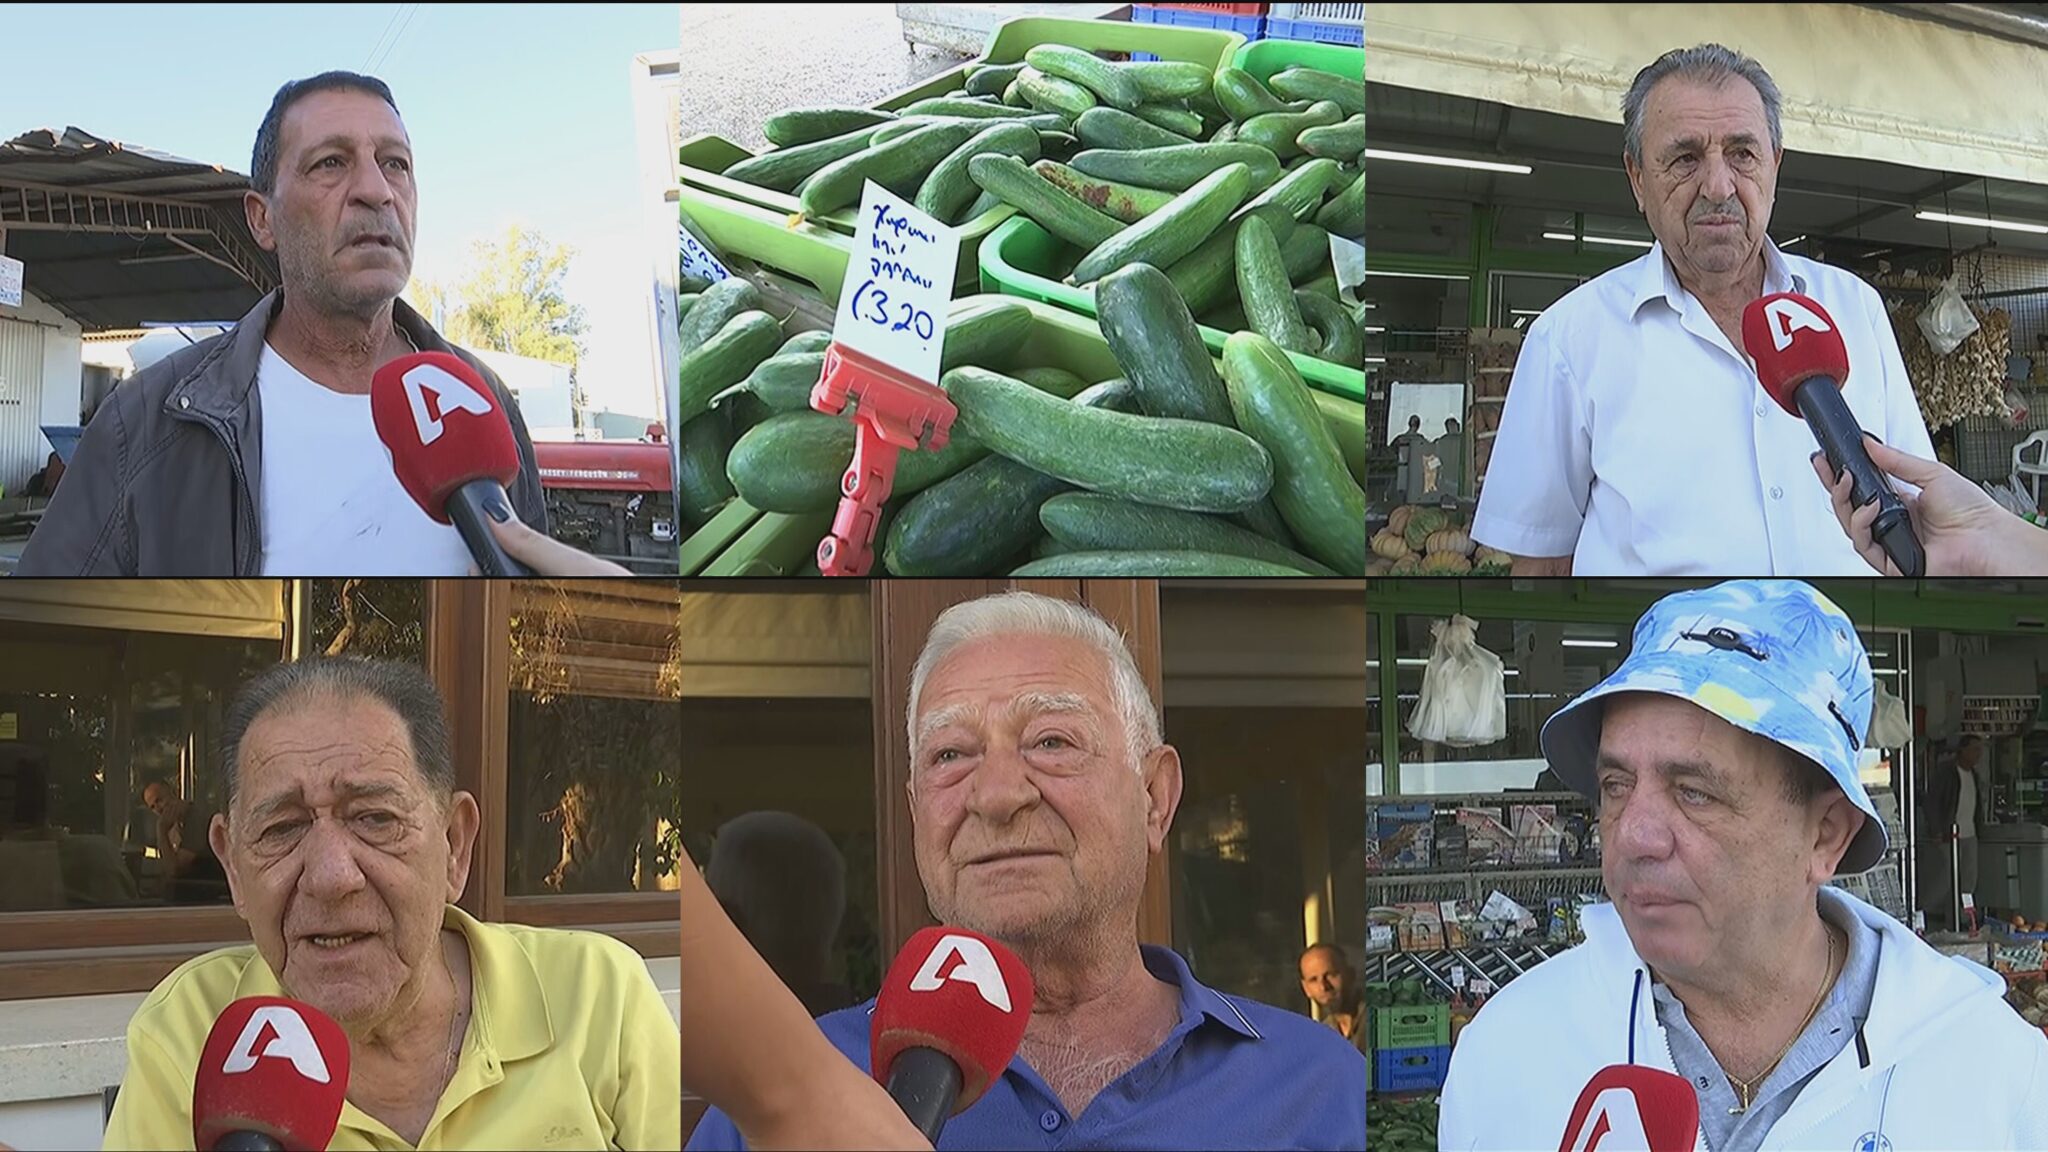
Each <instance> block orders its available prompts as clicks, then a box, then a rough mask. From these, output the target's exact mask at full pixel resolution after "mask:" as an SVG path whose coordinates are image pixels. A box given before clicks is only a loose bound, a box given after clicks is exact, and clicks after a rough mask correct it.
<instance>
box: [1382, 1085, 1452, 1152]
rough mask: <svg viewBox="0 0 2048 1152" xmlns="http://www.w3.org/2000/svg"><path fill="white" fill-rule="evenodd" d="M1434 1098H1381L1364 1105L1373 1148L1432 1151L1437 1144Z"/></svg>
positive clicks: (1390, 1150) (1435, 1104)
mask: <svg viewBox="0 0 2048 1152" xmlns="http://www.w3.org/2000/svg"><path fill="white" fill-rule="evenodd" d="M1436 1126H1437V1098H1436V1097H1434V1096H1427V1097H1423V1098H1421V1099H1416V1100H1382V1101H1377V1102H1375V1103H1373V1104H1372V1105H1371V1106H1370V1107H1368V1108H1367V1109H1366V1116H1365V1127H1366V1131H1367V1133H1368V1134H1369V1135H1370V1136H1371V1140H1370V1141H1369V1143H1370V1144H1371V1145H1372V1146H1373V1148H1375V1149H1381V1148H1384V1149H1386V1150H1387V1152H1431V1150H1433V1149H1435V1148H1436V1146H1437V1143H1436Z"/></svg>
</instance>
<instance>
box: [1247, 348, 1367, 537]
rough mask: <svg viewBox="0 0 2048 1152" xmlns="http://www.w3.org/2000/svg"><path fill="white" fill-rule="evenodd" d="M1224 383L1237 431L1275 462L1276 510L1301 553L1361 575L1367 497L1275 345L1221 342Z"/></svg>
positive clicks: (1310, 397)
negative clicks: (1291, 531) (1256, 442)
mask: <svg viewBox="0 0 2048 1152" xmlns="http://www.w3.org/2000/svg"><path fill="white" fill-rule="evenodd" d="M1223 382H1224V385H1225V387H1226V388H1227V389H1228V390H1229V392H1230V409H1231V411H1232V412H1234V413H1235V414H1236V415H1237V426H1238V427H1239V428H1242V429H1244V430H1245V432H1246V433H1248V434H1249V435H1250V436H1251V437H1252V438H1253V439H1254V440H1257V441H1258V442H1259V443H1260V444H1261V445H1262V446H1263V447H1264V448H1265V449H1266V451H1268V452H1269V453H1271V454H1272V457H1273V503H1274V505H1275V506H1277V507H1278V508H1279V509H1280V515H1281V517H1282V518H1283V519H1285V520H1286V521H1287V526H1288V527H1289V528H1291V529H1293V530H1294V535H1295V537H1296V538H1297V539H1299V540H1300V541H1301V550H1302V551H1303V552H1306V553H1307V554H1308V555H1310V556H1313V557H1315V558H1316V559H1317V560H1320V561H1322V562H1323V563H1325V564H1327V565H1329V566H1330V567H1332V568H1335V569H1336V570H1337V571H1339V572H1342V573H1344V574H1345V575H1347V576H1363V575H1365V490H1364V489H1362V488H1360V487H1359V485H1358V481H1356V480H1354V479H1352V477H1351V473H1350V471H1349V470H1348V469H1347V468H1346V467H1345V464H1344V454H1343V451H1342V450H1341V449H1340V448H1339V447H1338V445H1337V438H1336V436H1335V434H1334V433H1332V432H1331V431H1330V426H1329V424H1327V423H1326V422H1325V421H1324V420H1323V416H1322V412H1321V410H1320V409H1318V408H1317V407H1316V402H1315V396H1314V394H1313V393H1311V392H1310V391H1309V389H1308V385H1307V384H1305V383H1303V382H1302V379H1301V373H1299V372H1297V371H1296V370H1295V368H1294V365H1293V363H1291V362H1290V361H1289V360H1288V359H1287V354H1286V353H1284V352H1282V351H1281V350H1280V346H1279V345H1278V344H1275V343H1273V342H1272V341H1271V340H1268V339H1266V338H1265V337H1264V336H1260V335H1258V334H1257V333H1253V332H1233V333H1231V335H1230V337H1229V339H1227V340H1225V341H1224V342H1223Z"/></svg>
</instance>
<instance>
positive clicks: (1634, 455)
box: [1472, 241, 1934, 576]
mask: <svg viewBox="0 0 2048 1152" xmlns="http://www.w3.org/2000/svg"><path fill="white" fill-rule="evenodd" d="M1763 252H1764V291H1765V292H1766V293H1771V292H1787V291H1793V292H1801V293H1804V294H1805V295H1807V296H1810V297H1812V298H1813V299H1815V300H1817V301H1819V302H1820V305H1821V307H1823V308H1825V309H1827V312H1828V315H1829V316H1831V317H1833V318H1834V321H1835V324H1836V326H1837V327H1838V328H1839V329H1840V331H1841V334H1842V339H1843V341H1844V342H1845V343H1846V344H1847V345H1848V349H1849V365H1850V371H1849V378H1848V379H1847V380H1846V381H1844V386H1843V389H1842V398H1843V399H1844V400H1846V401H1847V402H1848V405H1849V410H1850V411H1851V412H1852V413H1854V414H1855V416H1856V419H1857V420H1858V422H1860V423H1861V424H1862V425H1863V428H1864V429H1865V430H1866V431H1868V432H1870V433H1872V434H1874V435H1876V436H1877V437H1878V438H1879V439H1881V440H1883V441H1884V442H1885V443H1887V444H1889V445H1891V446H1892V447H1894V448H1897V449H1899V450H1900V451H1902V452H1905V453H1907V454H1909V455H1913V456H1919V457H1922V458H1924V459H1933V457H1934V446H1933V443H1932V442H1931V441H1930V440H1929V439H1928V436H1927V426H1926V424H1925V422H1924V421H1922V419H1921V417H1920V408H1919V405H1918V404H1917V403H1916V402H1915V401H1914V398H1913V389H1912V386H1911V385H1910V384H1909V383H1908V381H1907V379H1906V367H1905V361H1904V359H1903V358H1902V357H1901V356H1900V355H1899V345H1898V341H1897V339H1896V338H1895V337H1894V336H1893V335H1892V327H1891V321H1890V320H1889V318H1887V316H1886V314H1885V309H1884V302H1883V301H1882V300H1881V299H1880V298H1879V297H1878V295H1877V292H1876V290H1875V289H1873V288H1871V287H1870V286H1869V285H1868V284H1865V283H1864V282H1863V281H1861V280H1859V279H1857V278H1856V277H1855V275H1854V274H1852V273H1850V272H1847V271H1844V270H1842V269H1840V268H1834V267H1830V266H1828V265H1825V264H1820V263H1816V262H1814V261H1812V260H1807V259H1804V258H1801V257H1797V256H1786V255H1784V254H1783V253H1781V252H1779V251H1778V250H1777V248H1776V246H1775V245H1772V244H1771V243H1769V242H1768V241H1766V242H1765V244H1764V248H1763ZM1818 447H1819V445H1818V444H1816V443H1815V441H1814V438H1813V433H1812V432H1811V431H1810V430H1808V428H1807V426H1806V423H1805V421H1803V420H1800V419H1797V418H1796V417H1793V416H1791V415H1789V414H1787V413H1786V411H1785V410H1784V409H1783V408H1780V407H1778V405H1777V403H1776V402H1774V401H1773V400H1772V399H1771V398H1770V396H1769V395H1768V394H1766V393H1765V392H1764V388H1763V385H1762V384H1761V383H1759V382H1758V381H1757V376H1756V369H1755V367H1754V366H1753V365H1752V364H1751V363H1750V361H1749V358H1748V357H1747V356H1746V355H1744V354H1743V352H1742V349H1741V348H1740V347H1738V346H1737V345H1735V344H1733V343H1731V342H1730V341H1729V339H1728V337H1727V335H1726V334H1725V333H1723V332H1722V331H1721V329H1720V326H1719V325H1717V324H1715V323H1714V319H1713V317H1712V316H1710V315H1708V313H1707V310H1706V307H1705V306H1704V305H1702V304H1701V303H1700V302H1699V300H1698V299H1697V298H1695V297H1694V296H1693V295H1692V293H1690V292H1688V291H1686V290H1685V289H1684V288H1683V287H1682V286H1680V284H1679V283H1678V277H1677V275H1676V273H1674V272H1673V271H1672V269H1671V265H1670V262H1669V261H1667V260H1666V259H1665V258H1664V250H1663V248H1662V246H1659V247H1655V248H1652V249H1651V250H1650V252H1649V254H1648V255H1646V256H1644V257H1642V258H1641V259H1639V260H1635V261H1632V262H1630V263H1628V264H1624V265H1622V266H1621V267H1619V268H1616V269H1614V270H1613V271H1610V272H1607V273H1605V274H1603V275H1601V276H1599V277H1597V278H1595V279H1593V280H1591V281H1588V282H1587V283H1585V284H1581V285H1579V286H1578V287H1577V288H1575V289H1573V290H1572V291H1571V292H1570V293H1568V294H1567V295H1566V296H1565V297H1564V298H1563V299H1562V300H1559V301H1558V302H1557V303H1556V304H1553V305H1551V307H1550V308H1549V309H1548V310H1546V311H1545V312H1544V313H1543V315H1542V316H1540V317H1538V318H1537V320H1536V322H1535V323H1534V324H1532V325H1530V326H1529V334H1528V336H1527V338H1526V340H1525V341H1524V343H1523V345H1522V352H1521V356H1520V358H1519V359H1518V360H1517V361H1516V363H1515V374H1514V379H1513V381H1512V383H1511V384H1510V385H1509V387H1508V400H1507V405H1506V408H1505V410H1504V411H1503V412H1502V413H1501V423H1500V431H1499V433H1498V434H1497V440H1496V442H1495V445H1494V452H1493V460H1492V463H1491V464H1490V465H1489V467H1488V470H1487V477H1486V485H1485V487H1484V488H1483V489H1481V491H1480V497H1479V510H1478V513H1477V514H1476V515H1475V516H1474V518H1473V524H1472V537H1473V539H1475V540H1478V541H1479V542H1480V543H1482V544H1487V545H1491V546H1492V547H1495V548H1499V549H1501V550H1502V551H1504V552H1509V553H1512V554H1514V555H1518V556H1565V555H1570V556H1571V557H1572V574H1573V575H1575V576H1874V575H1876V573H1875V572H1874V571H1872V569H1871V568H1870V565H1869V564H1867V563H1865V562H1864V560H1863V558H1862V557H1861V556H1859V555H1857V553H1856V551H1855V549H1854V548H1852V547H1851V546H1850V544H1849V538H1848V536H1847V534H1846V533H1844V532H1843V531H1842V527H1841V525H1840V524H1839V523H1838V522H1837V521H1836V520H1835V513H1834V508H1833V506H1832V505H1831V504H1830V503H1829V501H1828V493H1827V490H1826V489H1825V488H1823V487H1822V486H1821V483H1820V480H1819V479H1818V478H1816V477H1815V476H1814V473H1813V466H1812V465H1811V464H1810V463H1808V460H1807V458H1808V457H1809V456H1811V455H1812V454H1813V452H1814V450H1815V449H1816V448H1818Z"/></svg>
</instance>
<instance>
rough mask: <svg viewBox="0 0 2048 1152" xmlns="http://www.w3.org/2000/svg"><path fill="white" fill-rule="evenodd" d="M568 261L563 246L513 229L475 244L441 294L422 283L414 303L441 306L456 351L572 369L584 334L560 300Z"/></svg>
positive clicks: (573, 309)
mask: <svg viewBox="0 0 2048 1152" xmlns="http://www.w3.org/2000/svg"><path fill="white" fill-rule="evenodd" d="M574 255H575V250H574V249H572V248H570V247H569V246H568V245H566V244H550V243H548V241H547V239H546V238H545V237H543V236H542V235H541V234H540V233H538V232H535V231H532V230H531V229H526V228H520V227H517V226H514V227H512V228H508V229H506V231H505V236H504V238H503V239H502V240H499V241H495V242H494V241H489V240H479V241H477V242H476V244H475V245H474V246H473V247H472V248H471V250H470V266H469V268H468V270H467V272H466V274H465V275H464V276H463V278H462V279H461V280H459V281H458V282H457V283H455V284H454V285H452V286H448V287H446V288H445V289H444V288H443V287H442V286H440V285H434V284H424V285H422V292H421V296H420V299H421V300H422V301H423V302H425V303H427V304H429V306H431V305H432V304H433V303H436V302H439V303H441V304H442V305H443V307H444V311H445V315H446V319H445V322H444V323H445V327H443V329H442V335H444V336H446V337H448V338H449V339H450V340H453V341H454V342H456V343H457V344H461V345H464V346H465V347H469V348H488V349H491V350H493V351H497V352H510V353H513V354H514V355H518V356H531V357H533V358H535V359H537V360H548V361H552V362H554V363H556V364H567V365H570V366H571V367H574V366H575V364H576V362H577V361H578V360H579V359H581V358H582V355H583V334H584V333H585V332H586V331H588V330H589V324H588V323H587V322H586V321H585V319H584V316H583V309H582V307H581V306H579V305H575V304H571V303H569V300H568V297H567V296H565V295H564V294H563V289H562V278H563V277H564V276H565V275H566V274H567V273H568V270H569V260H570V258H571V257H573V256H574ZM437 298H438V300H437Z"/></svg>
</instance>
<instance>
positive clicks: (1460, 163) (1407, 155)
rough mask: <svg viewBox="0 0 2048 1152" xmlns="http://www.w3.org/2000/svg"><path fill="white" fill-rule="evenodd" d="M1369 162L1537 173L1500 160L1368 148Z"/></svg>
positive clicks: (1525, 167)
mask: <svg viewBox="0 0 2048 1152" xmlns="http://www.w3.org/2000/svg"><path fill="white" fill-rule="evenodd" d="M1365 158H1366V159H1368V160H1399V161H1401V162H1402V163H1405V164H1435V165H1437V166H1438V167H1441V168H1474V169H1477V170H1479V171H1481V172H1509V173H1513V174H1514V175H1516V176H1527V175H1528V174H1529V173H1531V172H1533V171H1535V169H1533V168H1530V167H1529V166H1528V165H1527V164H1503V163H1501V162H1500V161H1498V160H1467V159H1465V158H1464V157H1462V156H1429V155H1425V154H1424V153H1421V152H1389V151H1387V150H1386V149H1384V148H1367V149H1366V150H1365Z"/></svg>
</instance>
